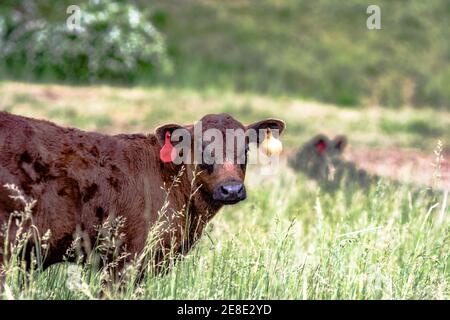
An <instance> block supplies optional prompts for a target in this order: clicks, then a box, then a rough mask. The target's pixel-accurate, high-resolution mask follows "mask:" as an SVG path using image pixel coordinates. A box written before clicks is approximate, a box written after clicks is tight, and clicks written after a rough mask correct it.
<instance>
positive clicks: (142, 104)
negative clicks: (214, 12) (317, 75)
mask: <svg viewBox="0 0 450 320" xmlns="http://www.w3.org/2000/svg"><path fill="white" fill-rule="evenodd" d="M0 110H6V111H8V112H12V113H16V114H21V115H27V116H33V117H37V118H46V119H49V120H51V121H55V122H56V123H58V124H61V125H67V126H75V127H78V128H82V129H86V130H98V131H101V132H106V133H119V132H152V130H153V129H154V128H155V127H156V126H157V125H160V124H163V123H165V122H169V121H170V122H179V123H189V122H192V121H194V120H196V119H198V118H199V117H200V116H201V115H203V114H205V113H216V112H229V113H230V114H232V115H233V116H235V117H236V118H238V119H239V120H241V121H243V122H251V121H255V120H259V119H262V118H264V117H277V118H281V119H284V120H285V121H286V123H287V129H286V134H285V135H284V137H283V142H284V145H285V149H286V154H285V155H284V156H283V157H284V158H285V157H286V156H287V155H289V154H291V153H292V151H293V150H295V149H296V148H298V147H299V146H300V145H301V144H302V143H304V142H305V141H306V140H307V139H309V138H310V137H312V136H313V135H315V134H317V133H319V132H323V133H327V134H330V135H332V136H334V135H336V134H347V135H348V137H349V141H350V152H349V154H350V155H348V156H349V157H352V155H353V158H352V159H353V160H355V161H356V162H358V165H360V166H361V167H368V168H370V165H367V164H365V163H364V158H361V157H358V156H355V155H361V154H366V153H367V152H361V150H365V151H367V150H395V151H396V152H397V153H396V157H397V158H398V159H401V160H407V159H404V158H405V155H408V154H411V153H408V152H414V153H415V154H420V157H421V159H422V160H424V161H423V162H422V163H424V165H422V167H421V168H420V175H421V176H423V177H424V179H423V180H421V179H419V180H420V181H418V180H415V179H414V176H415V175H416V174H415V173H416V172H417V168H415V169H411V168H410V169H411V170H410V171H402V169H404V166H403V164H404V163H403V162H404V161H403V162H402V161H397V162H396V165H397V167H396V168H397V170H391V171H395V172H397V173H399V172H400V173H403V176H391V175H390V174H386V175H389V177H390V178H395V179H397V178H398V179H400V180H402V181H403V180H410V181H412V182H414V183H416V185H420V184H430V183H433V184H435V185H438V186H440V187H441V188H442V187H443V186H445V185H446V186H447V187H448V181H446V180H445V177H447V176H448V172H436V170H435V168H434V167H433V166H432V162H433V161H435V157H436V155H435V154H434V152H433V151H434V150H435V149H436V145H437V141H438V140H439V139H440V140H442V143H443V145H444V150H443V153H442V154H443V155H444V157H445V158H446V159H448V144H449V143H450V141H448V137H450V113H448V112H447V111H443V110H438V109H429V108H420V109H412V108H407V107H404V108H400V109H396V110H394V109H385V108H382V107H373V108H362V109H355V108H344V107H337V106H334V105H326V104H321V103H318V102H314V101H304V100H299V99H294V98H292V97H288V96H276V97H273V96H272V97H271V96H265V95H257V94H249V93H248V94H246V93H235V92H234V91H218V90H214V89H211V90H203V91H193V90H189V89H175V88H172V89H170V88H164V87H153V88H139V87H137V88H132V89H130V88H123V87H108V86H89V87H82V86H80V87H70V86H60V85H36V84H24V83H16V82H2V83H1V84H0ZM446 139H447V140H446ZM403 152H404V153H403ZM386 160H387V159H386ZM372 169H373V170H374V171H376V170H378V172H377V173H383V172H380V170H381V171H383V170H382V168H372ZM441 170H444V171H447V170H449V169H448V166H445V165H443V166H441ZM439 173H440V175H441V176H442V177H443V179H444V181H439ZM246 180H247V187H248V190H249V197H248V199H247V200H246V201H245V202H243V203H241V204H239V205H236V206H232V207H227V208H225V209H224V210H222V211H221V212H220V213H219V214H218V216H217V217H216V218H215V219H214V220H213V221H212V223H211V224H210V225H209V226H208V228H207V232H206V234H204V236H203V238H202V240H201V241H200V243H199V244H198V246H197V247H196V248H195V249H194V250H193V251H192V252H191V253H190V254H189V255H188V256H187V257H185V258H184V259H183V260H182V261H179V262H178V263H177V264H176V265H175V266H174V267H173V269H172V270H171V271H170V272H168V273H167V274H165V275H162V276H152V275H150V274H148V275H147V276H146V277H145V278H144V280H143V282H141V283H140V285H134V284H133V283H131V282H130V283H126V284H125V285H124V287H123V288H122V290H118V289H117V288H113V289H112V290H110V291H107V292H106V293H105V292H104V293H103V294H101V293H100V285H101V275H89V272H87V271H88V270H85V269H82V268H81V267H77V266H75V265H70V264H60V265H57V266H53V267H51V268H49V269H47V270H45V271H43V272H36V273H34V274H31V275H29V276H28V278H27V281H26V282H25V284H20V282H21V280H20V279H23V274H22V273H21V272H22V271H21V268H20V265H17V266H16V269H15V271H14V272H15V276H13V277H10V278H9V280H8V282H7V285H8V287H7V288H8V289H7V290H6V291H5V293H3V296H2V298H7V299H96V298H100V297H103V298H114V299H142V298H145V299H449V298H450V270H449V267H450V266H449V263H450V259H449V253H450V234H449V231H450V224H449V222H450V218H449V209H448V203H447V199H444V192H442V193H439V195H438V197H437V200H436V201H434V202H430V201H429V199H428V198H427V197H425V195H418V196H417V195H416V193H412V192H411V187H409V186H406V184H405V185H404V186H399V185H397V184H395V185H394V184H392V185H391V184H390V183H388V182H383V183H379V184H377V185H374V186H372V188H371V189H370V191H368V192H363V191H362V190H347V189H344V188H342V189H340V190H338V191H337V192H335V193H333V194H329V193H326V192H324V191H321V190H320V188H319V187H318V186H317V185H316V184H315V183H314V182H312V181H310V180H308V178H307V177H306V176H304V175H302V174H300V173H295V172H294V171H292V170H291V169H289V168H288V167H287V166H286V164H285V161H282V165H281V168H280V169H279V170H278V172H277V174H276V175H275V176H271V177H261V176H260V175H259V174H258V171H257V168H254V167H250V168H249V172H248V177H247V179H246ZM422 188H425V187H422ZM413 195H414V196H413Z"/></svg>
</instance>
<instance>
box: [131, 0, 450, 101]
mask: <svg viewBox="0 0 450 320" xmlns="http://www.w3.org/2000/svg"><path fill="white" fill-rule="evenodd" d="M139 1H140V3H142V4H143V3H145V1H144V0H139ZM370 4H377V5H379V6H380V8H381V26H382V30H368V29H367V27H366V20H367V18H368V16H369V15H368V14H367V13H366V9H367V7H368V6H369V5H370ZM153 8H154V13H153V21H154V23H155V25H156V26H157V27H158V28H159V29H160V30H161V32H163V33H164V34H165V36H166V38H167V41H168V52H169V54H170V56H171V58H172V59H173V61H174V63H175V65H176V68H177V69H176V70H177V73H176V74H177V77H176V79H173V80H172V81H175V82H177V83H179V84H182V85H183V86H186V85H188V86H194V87H205V86H206V87H210V86H214V87H219V88H231V89H235V90H239V91H254V92H263V93H268V94H282V95H283V94H290V95H295V96H300V97H305V98H313V99H317V100H320V101H325V102H330V103H336V104H339V105H349V106H357V105H388V106H394V107H398V106H400V105H410V106H423V105H430V106H433V107H440V108H447V109H448V108H449V107H450V85H449V84H450V63H449V62H450V41H449V39H450V27H449V22H450V7H449V1H448V0H429V1H420V0H410V1H386V0H379V1H376V2H373V1H368V0H347V1H335V0H314V1H313V0H239V1H220V2H219V1H210V0H201V1H191V0H167V1H163V0H159V1H155V2H154V5H153Z"/></svg>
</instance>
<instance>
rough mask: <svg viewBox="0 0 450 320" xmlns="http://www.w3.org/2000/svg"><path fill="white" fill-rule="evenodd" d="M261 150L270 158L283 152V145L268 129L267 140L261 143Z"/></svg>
mask: <svg viewBox="0 0 450 320" xmlns="http://www.w3.org/2000/svg"><path fill="white" fill-rule="evenodd" d="M261 149H262V151H264V153H265V154H267V155H268V156H269V157H271V156H272V155H279V154H280V153H281V151H283V145H282V143H281V141H280V140H278V139H277V138H275V137H274V136H273V135H272V130H270V129H267V134H266V138H265V139H264V141H263V142H262V143H261Z"/></svg>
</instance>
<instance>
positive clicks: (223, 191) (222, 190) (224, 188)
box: [220, 186, 229, 196]
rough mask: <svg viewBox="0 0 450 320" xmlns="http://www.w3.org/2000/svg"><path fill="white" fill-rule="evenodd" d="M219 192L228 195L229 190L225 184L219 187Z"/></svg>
mask: <svg viewBox="0 0 450 320" xmlns="http://www.w3.org/2000/svg"><path fill="white" fill-rule="evenodd" d="M220 192H221V193H222V194H223V195H225V196H226V195H228V193H229V190H228V187H227V186H221V187H220Z"/></svg>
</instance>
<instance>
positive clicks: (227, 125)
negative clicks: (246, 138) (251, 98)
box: [200, 114, 245, 133]
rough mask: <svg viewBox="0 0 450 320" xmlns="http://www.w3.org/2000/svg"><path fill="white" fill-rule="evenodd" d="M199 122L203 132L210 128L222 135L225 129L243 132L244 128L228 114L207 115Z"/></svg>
mask: <svg viewBox="0 0 450 320" xmlns="http://www.w3.org/2000/svg"><path fill="white" fill-rule="evenodd" d="M200 121H201V122H202V127H203V131H205V130H208V129H212V128H214V129H218V130H220V131H223V132H224V133H225V131H226V130H227V129H242V130H245V126H244V125H243V124H242V123H240V122H239V121H237V120H236V119H234V118H233V117H232V116H230V115H228V114H209V115H206V116H204V117H203V118H202V119H200Z"/></svg>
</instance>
